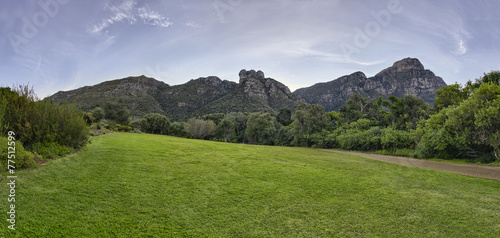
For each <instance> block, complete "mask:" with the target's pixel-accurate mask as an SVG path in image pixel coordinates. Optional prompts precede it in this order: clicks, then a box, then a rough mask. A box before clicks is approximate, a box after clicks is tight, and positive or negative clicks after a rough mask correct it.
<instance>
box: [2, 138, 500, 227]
mask: <svg viewBox="0 0 500 238" xmlns="http://www.w3.org/2000/svg"><path fill="white" fill-rule="evenodd" d="M17 176H18V179H17V181H16V183H17V187H16V197H17V199H16V218H17V222H16V231H10V230H9V229H7V225H8V224H7V221H6V219H7V214H6V212H7V211H8V206H9V204H10V203H8V201H7V196H8V193H9V191H8V185H6V174H3V176H2V184H3V185H1V186H0V192H1V193H0V195H1V197H2V198H1V199H0V206H1V207H2V211H3V212H2V213H3V214H4V215H3V217H4V218H2V219H1V220H2V222H1V228H0V237H16V236H18V237H332V236H333V237H336V236H340V237H363V236H368V237H372V236H380V237H388V236H389V237H500V181H494V180H487V179H481V178H472V177H467V176H461V175H455V174H449V173H443V172H437V171H431V170H423V169H418V168H411V167H406V166H401V165H396V164H389V163H384V162H379V161H375V160H370V159H364V158H360V157H355V156H348V155H340V154H335V153H330V152H323V151H319V150H314V149H309V148H287V147H266V146H252V145H241V144H229V143H216V142H208V141H201V140H188V139H180V138H175V137H167V136H158V135H148V134H140V135H139V134H126V133H114V134H111V135H105V136H101V137H97V138H94V139H93V141H92V144H90V145H88V146H87V147H85V148H84V149H83V150H82V151H81V152H79V153H78V154H76V155H73V156H69V157H66V158H63V159H60V160H55V161H50V162H49V163H47V164H46V165H43V166H40V168H38V169H35V170H25V171H18V172H17Z"/></svg>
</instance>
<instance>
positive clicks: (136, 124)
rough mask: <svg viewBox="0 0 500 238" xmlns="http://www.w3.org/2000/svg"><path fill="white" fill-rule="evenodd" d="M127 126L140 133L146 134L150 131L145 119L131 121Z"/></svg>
mask: <svg viewBox="0 0 500 238" xmlns="http://www.w3.org/2000/svg"><path fill="white" fill-rule="evenodd" d="M128 125H129V126H131V127H133V128H135V129H138V130H140V131H142V132H147V131H149V129H150V127H149V123H148V120H146V118H140V119H136V120H133V121H131V122H130V123H129V124H128Z"/></svg>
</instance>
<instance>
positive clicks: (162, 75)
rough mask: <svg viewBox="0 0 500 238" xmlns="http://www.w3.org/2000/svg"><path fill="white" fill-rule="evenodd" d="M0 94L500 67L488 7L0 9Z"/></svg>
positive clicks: (235, 4)
mask: <svg viewBox="0 0 500 238" xmlns="http://www.w3.org/2000/svg"><path fill="white" fill-rule="evenodd" d="M0 6H1V7H0V21H1V24H0V35H1V36H2V37H1V38H0V85H2V86H12V85H13V84H28V83H29V85H32V86H33V87H34V88H35V91H36V93H37V94H38V96H39V97H42V98H43V97H45V96H49V95H51V94H53V93H55V92H57V91H59V90H70V89H75V88H78V87H82V86H85V85H94V84H97V83H100V82H103V81H107V80H112V79H119V78H124V77H127V76H137V75H146V76H150V77H154V78H156V79H158V80H162V81H164V82H166V83H168V84H170V85H176V84H182V83H185V82H187V81H188V80H190V79H194V78H198V77H205V76H211V75H215V76H219V77H220V78H222V79H226V80H230V81H236V82H237V81H238V72H239V71H240V70H241V69H247V70H249V69H255V70H262V71H264V73H265V74H266V76H267V77H271V78H274V79H276V80H278V81H280V82H282V83H284V84H286V85H287V86H289V87H290V89H292V90H295V89H298V88H300V87H306V86H310V85H313V84H315V83H318V82H326V81H331V80H333V79H336V78H338V77H340V76H343V75H346V74H350V73H353V72H355V71H363V72H364V73H365V74H366V75H367V76H373V75H374V74H376V73H377V72H379V71H381V70H383V69H385V68H387V67H389V66H391V65H392V64H393V63H394V62H395V61H397V60H400V59H403V58H406V57H413V58H418V59H420V61H421V62H422V63H423V65H424V66H425V67H426V68H427V69H430V70H432V71H433V72H434V73H435V74H436V75H438V76H440V77H442V78H443V79H444V80H445V81H446V83H448V84H451V83H455V82H459V83H464V82H466V81H467V80H470V79H475V78H477V77H478V76H481V75H482V74H483V73H484V72H490V71H491V70H499V69H500V57H499V56H500V47H499V42H500V27H499V26H500V15H499V14H498V13H499V12H500V1H497V0H433V1H431V0H419V1H417V0H399V1H398V0H377V1H374V0H350V1H347V0H162V1H160V0H151V1H139V0H104V1H97V0H96V1H77V0H23V1H13V0H0Z"/></svg>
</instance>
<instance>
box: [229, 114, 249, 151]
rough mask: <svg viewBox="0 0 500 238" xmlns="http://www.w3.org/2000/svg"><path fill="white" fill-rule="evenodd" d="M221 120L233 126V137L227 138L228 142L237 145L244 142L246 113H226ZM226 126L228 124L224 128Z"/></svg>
mask: <svg viewBox="0 0 500 238" xmlns="http://www.w3.org/2000/svg"><path fill="white" fill-rule="evenodd" d="M223 120H227V121H229V122H231V123H230V124H232V125H234V135H233V136H231V137H229V138H228V140H230V141H233V142H239V143H243V142H245V141H246V135H245V131H246V129H247V121H248V113H243V112H231V113H228V114H227V115H226V116H225V117H224V119H223ZM227 125H228V124H226V126H227ZM228 130H229V131H231V129H230V128H228ZM227 132H228V131H227Z"/></svg>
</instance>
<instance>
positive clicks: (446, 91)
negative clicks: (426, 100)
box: [434, 83, 472, 111]
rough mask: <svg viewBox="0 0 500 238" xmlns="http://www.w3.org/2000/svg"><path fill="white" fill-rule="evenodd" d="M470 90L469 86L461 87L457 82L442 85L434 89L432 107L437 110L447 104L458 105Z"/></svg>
mask: <svg viewBox="0 0 500 238" xmlns="http://www.w3.org/2000/svg"><path fill="white" fill-rule="evenodd" d="M471 92H472V88H471V87H462V86H461V85H460V84H457V83H456V84H452V85H448V86H446V87H442V88H440V89H438V90H437V91H436V100H435V101H434V109H435V110H436V111H439V110H441V109H443V108H446V107H448V106H453V105H458V104H460V103H461V102H463V101H464V100H465V99H467V98H468V97H469V95H470V94H471Z"/></svg>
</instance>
